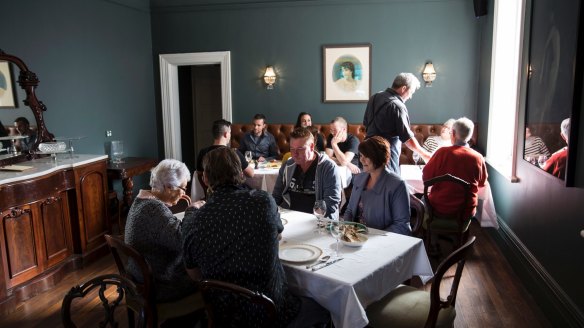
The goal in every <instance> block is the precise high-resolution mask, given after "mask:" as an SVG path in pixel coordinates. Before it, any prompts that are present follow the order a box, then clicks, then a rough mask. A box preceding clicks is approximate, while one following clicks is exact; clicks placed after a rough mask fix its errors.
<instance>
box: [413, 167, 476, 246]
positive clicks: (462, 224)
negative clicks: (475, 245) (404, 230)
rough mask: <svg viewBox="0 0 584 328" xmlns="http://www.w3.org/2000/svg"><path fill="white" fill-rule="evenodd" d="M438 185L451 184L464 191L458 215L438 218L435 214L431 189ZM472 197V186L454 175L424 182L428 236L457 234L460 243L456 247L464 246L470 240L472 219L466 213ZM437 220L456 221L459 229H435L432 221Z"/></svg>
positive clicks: (446, 175)
mask: <svg viewBox="0 0 584 328" xmlns="http://www.w3.org/2000/svg"><path fill="white" fill-rule="evenodd" d="M438 183H451V184H454V185H455V186H458V187H460V188H462V189H463V190H464V197H463V199H462V200H461V204H460V206H458V211H457V212H456V213H453V214H452V215H448V216H442V215H441V216H438V215H437V213H435V211H434V208H433V206H432V203H431V202H430V199H429V193H431V190H430V187H432V186H434V185H436V184H438ZM471 197H472V194H471V184H470V183H469V182H467V181H465V180H463V179H461V178H459V177H456V176H454V175H452V174H445V175H441V176H438V177H434V178H432V179H429V180H426V181H424V200H425V203H426V211H427V212H428V221H427V222H426V224H425V226H426V229H427V233H428V236H429V234H430V232H431V231H434V232H437V233H447V234H456V235H457V236H458V241H459V242H458V244H457V245H456V246H460V245H462V244H463V243H464V242H465V241H466V240H467V239H468V225H469V222H470V219H471V218H470V217H467V215H466V213H467V210H468V208H469V206H470V201H471ZM435 219H443V220H454V221H455V223H456V224H455V225H456V227H457V228H456V229H452V230H450V229H448V228H442V229H441V228H436V227H433V225H432V221H434V220H435Z"/></svg>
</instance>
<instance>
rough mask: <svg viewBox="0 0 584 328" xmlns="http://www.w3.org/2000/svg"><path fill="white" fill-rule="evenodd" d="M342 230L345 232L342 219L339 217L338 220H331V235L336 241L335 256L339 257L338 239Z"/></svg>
mask: <svg viewBox="0 0 584 328" xmlns="http://www.w3.org/2000/svg"><path fill="white" fill-rule="evenodd" d="M344 232H345V222H343V220H342V219H339V220H338V221H337V220H335V221H334V222H331V235H332V236H333V237H334V238H335V239H336V241H337V243H336V250H335V258H339V257H340V253H339V239H340V238H341V236H342V235H343V233H344Z"/></svg>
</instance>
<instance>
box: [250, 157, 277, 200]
mask: <svg viewBox="0 0 584 328" xmlns="http://www.w3.org/2000/svg"><path fill="white" fill-rule="evenodd" d="M280 166H281V163H279V162H278V163H270V164H268V163H264V164H261V163H260V164H259V165H258V167H257V168H256V169H254V170H253V177H248V178H246V180H245V184H246V185H247V186H249V187H250V188H253V189H258V190H264V191H267V192H268V194H270V195H271V194H272V191H274V186H275V185H276V179H278V172H279V171H280Z"/></svg>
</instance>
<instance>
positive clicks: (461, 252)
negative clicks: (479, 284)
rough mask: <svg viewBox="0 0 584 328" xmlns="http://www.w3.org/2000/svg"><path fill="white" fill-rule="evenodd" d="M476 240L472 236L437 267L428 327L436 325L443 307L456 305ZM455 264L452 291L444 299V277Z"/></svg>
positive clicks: (427, 321) (431, 292)
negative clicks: (442, 294)
mask: <svg viewBox="0 0 584 328" xmlns="http://www.w3.org/2000/svg"><path fill="white" fill-rule="evenodd" d="M475 240H476V237H475V236H472V237H470V238H469V239H468V241H467V242H466V243H465V244H464V245H462V246H461V247H460V248H458V249H456V250H455V251H454V252H452V253H451V254H450V255H449V256H448V257H447V258H446V259H445V260H444V261H442V263H440V265H439V266H438V269H436V274H435V275H434V281H433V282H432V287H431V289H430V313H429V314H428V319H427V320H426V325H425V327H426V328H431V327H435V326H436V321H437V320H438V313H439V312H440V310H441V309H444V308H448V307H454V306H455V303H456V294H457V292H458V284H459V283H460V278H461V277H462V270H463V269H464V264H465V263H466V259H467V257H468V256H469V255H470V253H471V252H472V250H473V246H474V243H475ZM453 265H456V272H455V274H454V278H453V280H452V285H451V286H450V293H449V294H448V296H447V297H446V298H445V299H442V298H441V297H440V287H441V285H442V278H444V274H446V272H447V271H448V270H449V269H450V268H451V267H452V266H453Z"/></svg>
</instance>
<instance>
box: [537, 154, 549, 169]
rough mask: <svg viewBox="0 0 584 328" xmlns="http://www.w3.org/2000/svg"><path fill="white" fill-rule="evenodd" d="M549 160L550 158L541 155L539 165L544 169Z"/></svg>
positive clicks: (538, 159)
mask: <svg viewBox="0 0 584 328" xmlns="http://www.w3.org/2000/svg"><path fill="white" fill-rule="evenodd" d="M547 159H548V158H547V156H546V155H539V157H538V158H537V164H539V167H541V168H543V166H544V165H545V162H546V161H547Z"/></svg>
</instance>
